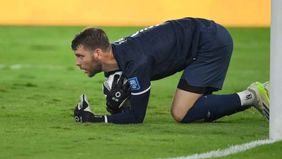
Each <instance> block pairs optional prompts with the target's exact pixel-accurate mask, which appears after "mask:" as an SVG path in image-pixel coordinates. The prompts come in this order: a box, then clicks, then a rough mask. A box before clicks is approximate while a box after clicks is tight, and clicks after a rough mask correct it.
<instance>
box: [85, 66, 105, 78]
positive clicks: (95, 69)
mask: <svg viewBox="0 0 282 159" xmlns="http://www.w3.org/2000/svg"><path fill="white" fill-rule="evenodd" d="M100 72H102V66H101V64H100V63H94V64H93V66H92V68H91V71H89V72H88V77H94V76H95V75H96V74H97V73H100Z"/></svg>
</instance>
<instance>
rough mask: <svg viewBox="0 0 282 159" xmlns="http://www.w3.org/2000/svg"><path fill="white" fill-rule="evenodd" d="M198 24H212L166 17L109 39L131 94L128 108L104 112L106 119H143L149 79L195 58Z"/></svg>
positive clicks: (175, 68)
mask: <svg viewBox="0 0 282 159" xmlns="http://www.w3.org/2000/svg"><path fill="white" fill-rule="evenodd" d="M200 24H201V25H203V24H204V25H205V24H208V25H216V24H215V23H214V22H213V21H209V20H205V19H197V18H183V19H178V20H170V21H167V22H165V23H163V24H160V25H156V26H151V27H148V28H145V29H142V30H140V31H138V32H136V33H135V34H133V35H131V36H129V37H125V38H123V39H121V40H119V41H117V42H114V43H112V52H113V55H114V57H115V59H116V60H117V63H118V65H119V68H120V70H122V71H123V73H124V74H125V76H126V77H127V79H128V81H129V83H130V86H131V94H132V96H131V97H130V103H131V110H130V111H128V112H123V113H121V114H115V115H111V116H108V119H109V122H113V123H139V122H142V121H143V119H144V116H145V113H146V108H147V104H148V99H149V94H150V81H152V80H157V79H161V78H164V77H167V76H169V75H172V74H174V73H176V72H178V71H182V70H183V69H185V68H186V67H187V66H188V65H189V64H190V63H191V62H193V60H196V58H197V53H198V52H199V51H198V48H199V46H198V45H199V41H200V37H201V36H200V26H199V25H200Z"/></svg>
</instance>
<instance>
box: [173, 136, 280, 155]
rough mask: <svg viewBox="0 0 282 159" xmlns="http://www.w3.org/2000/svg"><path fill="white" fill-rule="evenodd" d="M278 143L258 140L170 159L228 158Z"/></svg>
mask: <svg viewBox="0 0 282 159" xmlns="http://www.w3.org/2000/svg"><path fill="white" fill-rule="evenodd" d="M276 141H277V140H270V139H265V140H256V141H252V142H249V143H245V144H241V145H234V146H230V147H228V148H226V149H222V150H214V151H210V152H206V153H199V154H193V155H190V156H181V157H175V158H170V159H205V158H213V157H223V156H228V155H231V154H235V153H239V152H243V151H246V150H249V149H252V148H255V147H258V146H261V145H266V144H272V143H274V142H276Z"/></svg>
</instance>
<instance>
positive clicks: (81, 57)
mask: <svg viewBox="0 0 282 159" xmlns="http://www.w3.org/2000/svg"><path fill="white" fill-rule="evenodd" d="M74 53H75V56H76V65H77V66H78V67H79V68H80V69H81V70H83V71H84V72H85V73H86V74H87V75H88V76H89V77H93V76H94V75H95V74H96V73H99V72H101V70H102V67H101V63H100V62H99V60H98V59H97V58H96V56H95V51H92V50H90V49H87V48H85V47H84V46H83V45H79V46H78V47H77V49H76V50H75V51H74Z"/></svg>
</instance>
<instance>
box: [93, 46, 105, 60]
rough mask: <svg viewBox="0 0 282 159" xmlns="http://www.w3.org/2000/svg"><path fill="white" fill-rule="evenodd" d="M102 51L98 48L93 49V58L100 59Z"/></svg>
mask: <svg viewBox="0 0 282 159" xmlns="http://www.w3.org/2000/svg"><path fill="white" fill-rule="evenodd" d="M102 52H103V51H102V50H101V49H100V48H97V49H95V50H94V53H93V55H94V58H95V59H99V60H100V59H101V57H102V56H103V54H102Z"/></svg>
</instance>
